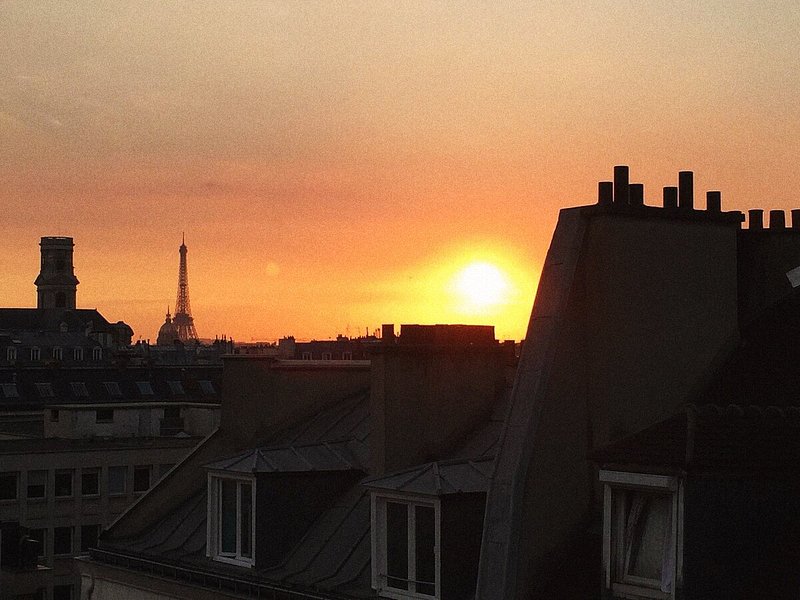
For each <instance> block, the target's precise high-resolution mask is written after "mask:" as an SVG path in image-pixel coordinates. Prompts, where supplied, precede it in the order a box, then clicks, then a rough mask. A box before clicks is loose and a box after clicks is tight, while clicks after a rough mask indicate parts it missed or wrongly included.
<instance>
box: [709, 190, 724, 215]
mask: <svg viewBox="0 0 800 600" xmlns="http://www.w3.org/2000/svg"><path fill="white" fill-rule="evenodd" d="M706 210H707V211H708V212H710V213H718V212H722V192H717V191H713V192H706Z"/></svg>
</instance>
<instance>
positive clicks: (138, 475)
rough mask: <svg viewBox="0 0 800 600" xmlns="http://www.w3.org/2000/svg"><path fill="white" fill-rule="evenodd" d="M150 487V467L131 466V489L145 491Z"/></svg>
mask: <svg viewBox="0 0 800 600" xmlns="http://www.w3.org/2000/svg"><path fill="white" fill-rule="evenodd" d="M149 487H150V467H149V466H147V467H134V468H133V491H134V492H146V491H147V490H148V488H149Z"/></svg>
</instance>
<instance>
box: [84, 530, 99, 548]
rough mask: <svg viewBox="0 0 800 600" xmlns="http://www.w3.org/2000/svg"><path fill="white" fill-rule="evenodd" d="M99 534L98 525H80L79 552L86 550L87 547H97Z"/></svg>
mask: <svg viewBox="0 0 800 600" xmlns="http://www.w3.org/2000/svg"><path fill="white" fill-rule="evenodd" d="M99 535H100V525H81V552H88V551H89V548H97V538H98V536H99Z"/></svg>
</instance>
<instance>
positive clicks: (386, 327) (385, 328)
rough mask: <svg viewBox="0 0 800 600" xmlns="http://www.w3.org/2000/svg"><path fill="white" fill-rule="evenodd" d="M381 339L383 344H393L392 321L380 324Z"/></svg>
mask: <svg viewBox="0 0 800 600" xmlns="http://www.w3.org/2000/svg"><path fill="white" fill-rule="evenodd" d="M381 340H383V343H384V344H394V323H384V324H383V325H381Z"/></svg>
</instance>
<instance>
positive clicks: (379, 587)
mask: <svg viewBox="0 0 800 600" xmlns="http://www.w3.org/2000/svg"><path fill="white" fill-rule="evenodd" d="M370 496H371V497H370V508H371V510H370V519H371V522H370V535H371V538H372V539H371V543H372V560H371V563H372V567H371V568H372V588H373V589H374V590H376V592H377V593H378V595H379V596H382V597H385V598H397V599H398V600H405V599H407V598H419V599H420V600H431V599H437V600H438V599H440V598H441V597H442V557H441V547H442V507H441V501H440V499H439V498H438V497H436V496H422V495H418V494H401V493H393V492H385V491H380V492H374V491H373V492H371V493H370ZM390 502H394V503H398V504H405V505H406V506H407V507H408V508H407V510H408V513H407V515H408V516H407V518H408V521H407V523H408V527H407V530H408V541H407V546H406V548H407V553H408V557H407V560H408V581H409V582H412V581H414V578H415V577H416V568H417V565H416V562H417V561H416V527H415V526H414V525H415V520H416V515H415V511H414V508H415V507H417V506H423V507H428V508H433V511H434V529H435V531H434V547H433V556H434V561H435V564H434V570H435V577H436V580H435V582H434V588H435V593H434V595H430V594H424V593H422V592H417V591H413V592H412V591H409V590H403V589H400V588H395V587H391V586H389V585H388V583H387V580H388V578H389V577H388V573H387V571H388V569H387V564H386V562H387V554H388V553H387V550H386V543H387V539H386V538H387V536H386V505H387V503H390Z"/></svg>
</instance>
